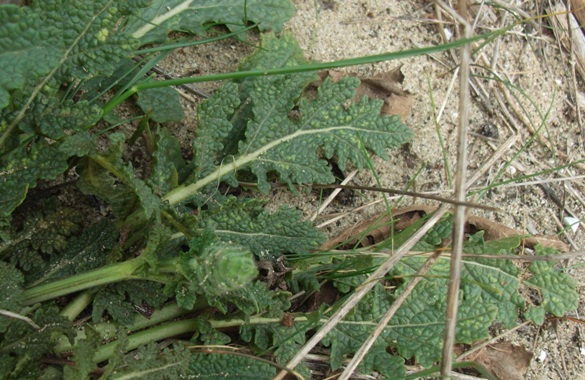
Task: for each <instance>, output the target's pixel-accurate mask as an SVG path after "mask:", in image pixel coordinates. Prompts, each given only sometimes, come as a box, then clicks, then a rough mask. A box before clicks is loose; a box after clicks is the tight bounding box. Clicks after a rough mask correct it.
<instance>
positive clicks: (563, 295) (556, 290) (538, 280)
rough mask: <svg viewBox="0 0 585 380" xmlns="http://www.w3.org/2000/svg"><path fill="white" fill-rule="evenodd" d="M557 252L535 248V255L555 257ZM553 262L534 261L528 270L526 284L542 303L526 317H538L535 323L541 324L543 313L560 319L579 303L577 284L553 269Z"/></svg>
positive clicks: (531, 309) (572, 279) (539, 246)
mask: <svg viewBox="0 0 585 380" xmlns="http://www.w3.org/2000/svg"><path fill="white" fill-rule="evenodd" d="M557 253H558V252H557V251H555V250H554V249H551V248H545V247H543V246H541V245H537V246H536V254H537V255H542V256H543V255H555V254H557ZM554 266H555V262H550V261H534V262H533V263H532V264H530V267H529V268H528V270H529V271H530V272H531V273H532V277H530V278H529V279H528V280H527V281H526V284H527V285H528V286H530V287H533V288H535V289H537V290H538V291H539V292H540V296H541V297H542V301H541V303H540V305H538V306H532V307H531V308H530V310H529V312H528V314H527V316H528V317H536V316H538V320H536V321H535V322H536V323H539V322H540V323H543V322H544V320H543V317H544V314H545V312H550V313H552V314H553V315H555V316H557V317H560V316H563V315H565V313H567V312H568V311H571V310H575V309H576V308H577V305H578V302H579V294H578V293H577V282H576V281H575V279H574V278H573V277H571V276H569V275H567V274H566V273H564V272H562V271H560V270H558V269H555V267H554Z"/></svg>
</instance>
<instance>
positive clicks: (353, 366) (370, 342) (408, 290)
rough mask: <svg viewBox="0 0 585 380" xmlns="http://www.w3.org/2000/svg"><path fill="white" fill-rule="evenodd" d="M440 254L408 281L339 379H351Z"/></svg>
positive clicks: (436, 253)
mask: <svg viewBox="0 0 585 380" xmlns="http://www.w3.org/2000/svg"><path fill="white" fill-rule="evenodd" d="M439 255H440V252H439V251H435V252H433V254H432V255H431V256H430V257H429V258H428V259H427V261H425V263H424V264H423V265H422V266H421V267H420V268H419V270H418V271H417V272H416V274H415V275H414V277H413V278H412V280H411V281H410V282H409V283H408V285H407V286H406V288H405V289H404V291H403V292H402V293H401V294H400V295H399V296H398V298H396V300H395V301H394V302H393V303H392V306H390V308H389V309H388V311H387V312H386V314H384V316H383V317H382V319H381V320H380V322H378V324H377V325H376V328H375V329H374V331H372V332H371V334H370V336H368V339H366V341H365V342H364V343H363V344H362V346H361V347H360V349H359V350H358V351H357V352H356V353H355V355H354V357H353V358H352V359H351V361H350V362H349V364H348V365H347V367H346V368H345V370H344V371H343V373H342V374H341V376H339V380H347V379H349V377H350V376H351V375H352V373H353V371H355V369H356V368H357V366H358V365H359V364H360V362H361V361H362V360H363V358H364V357H365V356H366V354H367V353H368V351H369V350H370V348H372V346H373V345H374V342H375V341H376V339H378V336H380V334H382V332H383V331H384V329H385V328H386V325H387V324H388V322H390V319H392V317H393V316H394V314H396V312H397V311H398V309H399V308H400V306H402V304H403V303H404V301H406V298H408V296H409V295H410V293H412V291H413V290H414V288H415V287H416V285H417V284H418V283H419V282H420V281H422V279H423V276H424V275H425V274H426V273H427V271H428V270H429V269H430V268H431V266H432V265H433V264H434V263H435V261H436V260H437V258H438V257H439Z"/></svg>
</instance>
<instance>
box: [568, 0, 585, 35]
mask: <svg viewBox="0 0 585 380" xmlns="http://www.w3.org/2000/svg"><path fill="white" fill-rule="evenodd" d="M571 8H572V11H573V14H574V15H575V17H576V18H577V20H578V21H579V24H581V28H583V30H585V0H571Z"/></svg>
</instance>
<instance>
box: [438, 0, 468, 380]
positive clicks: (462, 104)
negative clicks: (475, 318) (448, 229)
mask: <svg viewBox="0 0 585 380" xmlns="http://www.w3.org/2000/svg"><path fill="white" fill-rule="evenodd" d="M436 3H437V4H439V5H440V6H441V7H442V8H443V9H444V10H445V11H446V12H447V13H449V14H450V15H451V17H453V18H454V19H455V20H457V21H458V22H459V24H460V28H461V34H462V36H461V37H463V38H469V37H471V34H472V30H471V26H470V25H469V23H468V22H467V17H468V12H467V1H466V0H460V1H459V2H458V9H457V12H455V11H453V10H452V9H451V8H449V7H448V6H447V5H446V4H445V3H443V2H442V1H440V0H436ZM460 54H461V66H460V67H461V69H460V72H459V119H458V125H457V165H456V172H455V199H456V200H457V201H460V202H465V198H466V186H465V180H466V177H467V175H466V173H467V127H468V123H469V113H470V108H471V104H470V94H469V87H470V86H469V76H470V69H469V63H470V60H471V46H469V45H466V46H464V47H462V48H461V51H460ZM465 216H466V207H463V206H457V207H456V208H455V212H454V217H453V248H452V257H451V267H450V275H449V288H448V293H447V312H446V316H445V334H444V338H443V350H442V358H441V375H442V376H444V377H446V376H449V375H450V374H451V368H452V360H453V346H454V344H455V329H456V326H457V310H458V306H459V284H460V281H461V253H462V251H463V242H464V240H465Z"/></svg>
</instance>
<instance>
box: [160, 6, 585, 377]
mask: <svg viewBox="0 0 585 380" xmlns="http://www.w3.org/2000/svg"><path fill="white" fill-rule="evenodd" d="M293 2H294V4H295V5H296V7H297V14H296V16H295V17H294V18H293V19H292V20H291V21H290V22H289V23H288V25H287V29H288V30H290V31H292V32H293V33H294V34H295V36H296V37H297V39H298V41H299V42H300V44H301V46H302V47H303V49H304V50H305V52H306V57H307V58H308V59H310V60H315V61H331V60H337V59H342V58H350V57H357V56H362V55H371V54H377V53H383V52H388V51H398V50H403V49H411V48H415V47H422V46H428V45H434V44H440V43H442V42H443V40H442V36H441V33H440V29H441V28H444V29H445V30H446V32H447V33H455V31H454V26H453V25H452V24H450V23H449V20H450V19H449V18H448V17H446V16H444V18H445V20H447V23H446V24H444V25H442V26H441V25H440V24H438V23H436V22H434V21H433V20H435V19H436V13H435V8H434V7H433V5H432V2H429V1H420V0H386V1H381V0H377V1H373V0H361V1H341V0H337V1H335V0H321V1H314V0H296V1H293ZM553 2H554V1H553ZM454 3H455V2H454ZM477 3H479V2H477ZM516 3H523V4H521V5H520V7H521V8H522V9H523V10H524V11H525V12H527V13H529V14H532V15H535V14H537V8H536V7H535V3H537V2H532V1H524V2H516ZM533 3H534V4H533ZM472 12H473V14H474V15H475V16H476V17H477V18H476V25H477V27H476V29H475V32H476V33H481V32H486V31H488V30H490V29H491V28H495V27H497V26H498V25H500V22H504V23H505V25H509V24H510V23H512V22H513V17H512V16H511V15H510V14H508V15H506V16H505V12H498V10H497V9H495V8H491V7H488V6H483V7H480V6H479V5H477V6H474V7H473V8H472ZM503 19H504V20H503ZM502 20H503V21H502ZM538 22H541V21H538ZM498 41H499V42H498V47H497V48H496V44H495V43H491V44H489V45H487V46H484V47H482V49H481V52H480V53H479V54H478V55H476V56H475V63H476V64H477V65H480V66H484V67H492V69H493V71H494V72H495V73H497V74H498V75H499V76H500V77H501V78H502V79H504V80H506V81H508V82H509V83H511V84H512V85H513V86H515V87H516V88H517V89H520V90H518V91H515V90H513V91H509V90H508V89H511V88H512V86H508V87H505V86H499V85H498V84H497V83H496V82H495V81H493V80H486V79H481V78H477V79H475V80H474V82H473V84H474V87H475V88H477V89H478V90H477V91H476V92H475V91H474V92H472V102H471V121H470V125H469V130H468V132H469V142H470V144H469V170H470V175H471V174H473V173H474V171H476V170H478V168H480V167H481V166H482V164H483V163H484V162H486V161H487V160H488V159H489V158H490V157H492V156H493V155H494V151H495V150H496V149H497V148H499V147H500V146H502V145H503V144H504V142H505V141H507V140H508V139H510V138H516V142H515V143H514V144H513V145H512V146H511V147H510V148H509V149H507V150H506V151H505V152H504V154H503V155H502V156H501V157H500V158H499V159H498V160H497V161H496V163H495V164H493V165H492V166H491V167H490V169H489V170H488V171H487V173H486V174H484V175H483V176H482V177H481V179H480V180H479V181H478V182H477V183H475V184H474V186H479V187H481V186H485V185H487V184H490V183H492V182H493V181H494V180H495V175H496V174H497V173H498V172H499V170H500V169H502V168H503V167H504V165H505V164H506V162H508V161H512V164H511V165H510V167H508V168H507V169H506V170H505V174H504V177H503V179H511V178H519V177H521V176H523V175H529V174H534V173H537V172H541V171H543V170H546V169H551V168H554V167H558V166H561V165H566V164H569V163H571V162H573V163H574V162H576V161H578V160H583V159H584V158H585V152H584V145H585V144H584V138H585V136H583V134H582V133H581V132H582V129H581V127H580V126H579V124H578V123H577V116H576V111H575V99H574V94H575V92H574V89H575V84H574V82H573V78H574V77H573V74H572V72H571V67H570V64H569V59H568V56H567V52H566V51H564V50H562V49H561V48H560V46H559V45H558V44H557V42H556V40H555V38H554V35H553V34H552V33H551V32H550V31H548V30H546V29H545V28H542V27H539V28H538V29H534V28H533V27H532V26H526V25H518V26H516V27H514V28H513V29H512V30H511V31H510V32H509V33H508V34H507V35H505V36H504V37H502V38H500V39H499V40H498ZM251 51H252V48H251V47H250V46H246V45H243V44H238V43H236V42H233V41H230V42H221V43H219V44H215V45H213V46H209V45H208V46H203V47H197V48H192V49H190V48H189V49H183V50H182V51H181V52H179V53H178V54H175V55H174V56H172V57H171V58H169V59H168V60H166V61H165V62H164V63H163V64H162V65H161V66H162V67H163V68H164V69H165V70H166V71H167V72H169V73H170V74H173V75H177V76H181V75H193V74H197V73H210V72H221V71H230V70H234V69H235V68H237V64H238V62H240V60H241V59H242V57H244V56H246V55H247V54H249V53H250V52H251ZM496 51H497V53H496ZM496 55H497V59H494V57H495V56H496ZM226 57H227V58H226ZM454 58H455V59H457V57H456V56H455V57H454V56H453V55H452V54H450V53H449V52H444V53H437V54H434V55H433V56H420V57H416V58H410V59H407V60H403V61H392V62H385V63H381V64H376V65H366V66H360V67H352V68H350V69H346V71H351V72H355V73H358V74H359V75H360V76H362V77H371V76H374V75H376V74H380V73H384V72H388V71H390V70H392V69H394V68H396V67H400V68H401V71H402V73H403V74H404V77H405V79H404V83H403V89H404V90H406V91H408V92H410V93H411V94H412V97H413V104H412V107H411V111H410V114H409V116H408V118H407V119H406V123H407V124H408V125H409V126H410V127H411V128H412V129H413V130H414V132H415V139H414V141H413V142H412V143H411V144H410V145H409V146H408V147H406V148H404V149H402V150H401V151H399V152H397V153H396V154H393V155H392V158H391V160H390V161H387V162H384V161H381V160H376V161H375V163H376V170H377V173H378V175H379V176H380V178H381V180H382V185H383V186H386V187H389V188H397V189H404V188H406V186H407V184H408V182H409V181H411V180H413V179H414V180H415V188H416V190H418V191H435V192H437V193H438V194H440V195H443V196H448V195H449V194H451V190H450V185H449V183H448V180H447V176H446V170H445V162H444V158H443V155H442V153H441V152H442V149H441V145H440V139H439V138H438V134H437V130H436V126H437V128H438V133H439V134H440V136H441V137H442V139H443V140H444V146H445V156H446V159H447V161H448V165H449V167H450V172H451V173H453V171H454V166H455V162H456V151H455V138H456V125H457V116H458V111H457V106H458V86H457V80H456V78H455V77H454V75H456V73H454V71H453V70H452V69H453V68H455V67H456V63H455V62H454ZM473 72H474V73H475V74H477V75H479V76H485V75H487V74H489V73H488V72H487V71H485V70H481V69H479V68H474V71H473ZM577 80H578V83H577V84H576V86H577V88H580V89H583V88H584V86H583V79H582V78H579V77H578V76H577ZM450 86H453V88H450ZM216 87H217V84H213V83H211V84H206V85H205V90H207V91H213V89H214V88H216ZM498 97H499V98H501V99H502V102H501V103H500V102H498ZM514 97H516V99H515V98H514ZM197 101H198V100H197V99H193V102H191V101H186V102H185V104H186V112H187V116H188V117H187V119H186V121H185V122H183V123H181V124H180V125H178V127H179V128H177V130H178V131H181V132H180V133H181V134H182V138H183V139H184V141H190V138H192V134H193V131H194V127H193V117H194V115H195V111H194V109H195V105H196V102H197ZM433 102H434V107H435V109H436V111H435V112H434V111H433ZM439 110H440V111H441V115H440V117H437V116H436V114H437V113H438V112H439ZM540 127H542V128H541V133H540V135H539V137H538V138H536V139H535V140H534V141H533V142H532V143H531V144H529V145H528V146H526V145H525V144H527V143H528V142H529V141H531V139H532V137H533V136H534V134H533V131H534V130H538V129H539V128H540ZM519 152H520V153H519ZM419 170H420V173H419V174H418V175H417V172H419ZM346 174H347V173H346ZM583 174H585V170H583V166H581V167H569V168H565V169H562V170H560V169H557V170H553V171H552V172H551V173H549V174H546V175H541V176H539V178H540V179H542V180H548V179H553V178H561V177H571V176H577V175H583ZM534 180H535V178H532V179H527V180H525V181H534ZM519 181H521V180H519ZM351 183H352V184H359V185H374V184H375V181H374V178H373V176H372V175H371V173H367V172H363V173H360V174H359V175H358V176H357V177H356V178H355V179H354V180H353V181H352V182H351ZM584 183H585V181H583V180H582V179H581V180H573V181H566V182H551V183H547V184H546V187H547V190H546V191H545V190H544V189H543V187H542V186H541V185H538V184H530V185H526V186H520V185H519V184H516V185H514V186H511V187H505V188H499V189H494V190H492V191H491V192H490V193H489V194H488V195H487V200H486V201H487V203H489V204H492V205H497V206H498V207H500V209H501V211H499V212H480V211H476V212H474V214H476V215H480V216H483V217H486V218H490V219H491V220H493V221H497V222H500V223H502V224H503V225H506V226H509V227H514V228H518V229H522V230H526V231H528V232H530V233H533V234H536V233H538V234H546V235H556V234H560V235H561V238H562V239H563V240H564V241H565V242H566V243H568V244H570V245H571V250H580V249H582V247H583V246H584V245H585V225H584V224H583V223H581V227H580V229H579V230H578V231H577V232H576V233H573V232H571V231H569V232H568V233H567V234H566V235H563V234H562V233H561V232H562V230H563V229H564V228H565V227H566V226H565V225H564V224H563V217H565V216H567V215H568V213H570V212H572V213H573V214H574V216H576V217H577V218H585V209H584V202H583V198H584V195H583V188H584V187H585V185H584ZM551 194H552V197H557V198H558V204H557V203H555V200H553V199H552V197H551ZM377 199H381V196H380V195H378V194H373V193H365V192H364V193H358V194H356V196H354V197H353V198H352V200H351V201H350V202H349V203H348V202H345V203H343V202H338V203H335V204H334V206H332V207H330V208H328V209H326V210H325V211H324V214H334V213H338V212H343V211H350V210H353V209H354V208H355V207H358V206H363V205H366V204H368V203H369V202H372V201H374V200H377ZM272 202H273V204H279V203H288V204H293V205H295V206H297V207H299V208H301V209H302V210H303V211H304V212H305V213H306V214H307V215H312V214H313V213H314V212H315V209H316V204H317V199H316V196H315V195H311V194H308V195H306V196H303V197H302V198H298V197H297V198H292V199H291V198H290V196H289V195H288V194H286V193H285V192H280V191H278V190H275V191H274V192H273V194H272ZM412 203H413V201H412V200H411V199H407V200H404V201H402V202H401V203H400V205H401V206H406V205H410V204H412ZM416 203H423V204H433V202H425V201H422V200H420V199H417V200H416ZM382 209H383V206H382V204H381V203H378V204H377V205H373V206H371V207H367V208H366V209H364V211H361V212H353V213H351V214H350V216H348V217H347V218H344V219H342V220H341V221H340V222H338V223H335V224H333V227H332V226H329V227H327V229H326V231H327V232H328V233H329V234H331V235H334V234H335V233H336V232H338V231H340V230H342V229H344V228H346V227H348V226H351V225H352V224H354V223H356V222H358V221H360V220H362V219H363V218H366V217H368V216H370V215H373V214H375V213H377V212H380V211H382ZM562 265H563V266H565V267H568V268H569V269H568V270H569V273H571V274H572V275H573V276H574V277H575V278H576V279H577V280H578V281H579V286H580V289H581V290H583V289H584V287H585V284H584V280H583V279H585V269H584V267H583V266H581V265H582V264H581V265H580V261H579V260H576V259H575V260H571V261H569V262H563V263H562ZM581 294H583V292H581ZM584 313H585V298H584V296H581V300H580V305H579V308H578V310H575V311H574V313H572V314H571V316H572V317H575V318H581V315H582V314H584ZM496 332H497V333H502V332H504V331H503V330H501V329H498V328H495V329H494V333H496ZM502 340H507V341H510V342H514V343H517V344H521V345H523V346H524V347H525V348H526V349H527V350H529V351H531V352H533V353H534V355H535V358H536V357H538V356H539V355H540V356H541V357H542V355H543V354H542V353H545V354H546V358H545V359H544V360H536V359H533V360H532V362H531V364H530V368H529V370H528V374H527V377H526V378H527V379H577V378H585V330H583V326H582V325H580V324H579V323H576V322H574V321H564V320H550V321H547V322H545V324H544V325H543V326H532V325H529V326H526V327H524V328H522V329H520V330H518V331H516V332H514V333H512V334H509V335H506V336H505V337H504V338H502Z"/></svg>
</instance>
